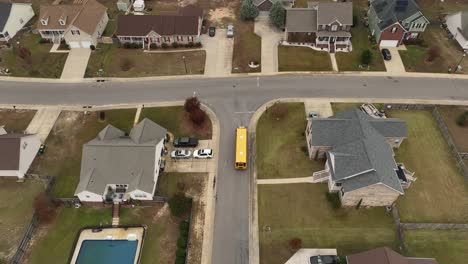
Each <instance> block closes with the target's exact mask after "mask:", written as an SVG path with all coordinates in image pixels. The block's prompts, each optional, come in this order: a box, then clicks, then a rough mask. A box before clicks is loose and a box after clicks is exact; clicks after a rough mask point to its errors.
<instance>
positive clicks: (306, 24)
mask: <svg viewBox="0 0 468 264" xmlns="http://www.w3.org/2000/svg"><path fill="white" fill-rule="evenodd" d="M286 29H287V31H288V32H316V31H317V10H314V9H310V8H290V9H287V10H286Z"/></svg>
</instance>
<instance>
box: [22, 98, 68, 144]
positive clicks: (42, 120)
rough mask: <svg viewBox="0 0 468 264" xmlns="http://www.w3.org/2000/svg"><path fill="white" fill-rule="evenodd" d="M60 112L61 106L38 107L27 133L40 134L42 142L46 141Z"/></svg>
mask: <svg viewBox="0 0 468 264" xmlns="http://www.w3.org/2000/svg"><path fill="white" fill-rule="evenodd" d="M60 112H61V108H60V107H44V108H40V109H38V110H37V112H36V114H35V115H34V117H33V119H32V120H31V122H30V123H29V126H28V128H26V133H29V134H37V135H39V138H40V139H41V142H42V143H44V142H45V141H46V139H47V136H49V133H50V131H51V130H52V128H53V127H54V124H55V121H56V120H57V118H58V117H59V115H60Z"/></svg>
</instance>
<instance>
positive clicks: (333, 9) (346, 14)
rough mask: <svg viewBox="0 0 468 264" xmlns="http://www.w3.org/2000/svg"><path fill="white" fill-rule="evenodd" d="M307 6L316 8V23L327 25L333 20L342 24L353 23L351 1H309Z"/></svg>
mask: <svg viewBox="0 0 468 264" xmlns="http://www.w3.org/2000/svg"><path fill="white" fill-rule="evenodd" d="M308 6H309V7H311V8H315V7H316V8H317V10H318V12H317V24H318V25H329V24H331V23H333V22H335V21H338V22H340V24H342V25H352V24H353V2H309V3H308Z"/></svg>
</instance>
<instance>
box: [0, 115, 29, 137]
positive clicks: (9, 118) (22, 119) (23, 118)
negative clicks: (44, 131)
mask: <svg viewBox="0 0 468 264" xmlns="http://www.w3.org/2000/svg"><path fill="white" fill-rule="evenodd" d="M35 114H36V111H35V110H12V109H1V110H0V126H4V128H5V130H6V131H7V132H8V133H23V132H24V130H25V129H26V128H27V127H28V125H29V123H30V122H31V120H32V119H33V117H34V115H35Z"/></svg>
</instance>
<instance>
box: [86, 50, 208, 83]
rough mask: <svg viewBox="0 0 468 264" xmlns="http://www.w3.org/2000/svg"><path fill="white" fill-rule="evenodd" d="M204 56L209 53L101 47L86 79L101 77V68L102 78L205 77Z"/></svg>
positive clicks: (89, 66) (90, 64)
mask: <svg viewBox="0 0 468 264" xmlns="http://www.w3.org/2000/svg"><path fill="white" fill-rule="evenodd" d="M184 56H185V64H184V59H183V57H184ZM205 57H206V53H205V51H203V50H197V51H189V52H172V53H149V52H143V51H142V50H141V49H124V48H118V47H117V45H112V44H100V45H99V46H98V47H97V49H96V50H95V51H93V52H92V53H91V57H90V58H89V63H88V68H87V69H86V77H97V76H99V74H98V71H99V69H102V70H103V71H104V72H103V76H107V77H145V76H162V75H185V74H203V73H204V71H205ZM185 67H187V71H186V69H185Z"/></svg>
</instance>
